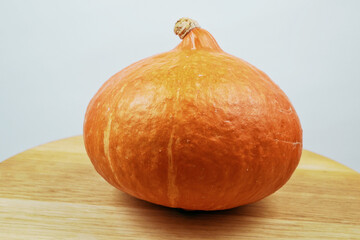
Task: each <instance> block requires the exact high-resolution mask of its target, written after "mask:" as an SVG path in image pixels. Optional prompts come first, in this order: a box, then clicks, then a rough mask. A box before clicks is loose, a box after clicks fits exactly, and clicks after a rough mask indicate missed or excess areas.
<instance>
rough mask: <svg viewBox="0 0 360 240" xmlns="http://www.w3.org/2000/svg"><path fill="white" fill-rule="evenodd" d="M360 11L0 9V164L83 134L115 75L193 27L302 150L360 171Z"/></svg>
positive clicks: (91, 5)
mask: <svg viewBox="0 0 360 240" xmlns="http://www.w3.org/2000/svg"><path fill="white" fill-rule="evenodd" d="M359 12H360V1H355V0H354V1H344V0H341V1H340V0H339V1H329V0H328V1H316V0H311V1H287V0H284V1H274V0H273V1H269V0H266V1H260V0H256V1H254V0H251V1H225V0H222V1H196V0H190V1H186V0H181V1H154V0H152V1H115V0H114V1H109V0H107V1H100V0H99V1H85V0H71V1H69V0H68V1H64V0H63V1H45V0H44V1H39V0H32V1H25V0H23V1H19V0H14V1H3V0H2V1H0V161H1V160H4V159H6V158H9V157H10V156H12V155H14V154H17V153H19V152H21V151H24V150H26V149H28V148H31V147H34V146H36V145H39V144H43V143H46V142H49V141H53V140H57V139H61V138H65V137H70V136H74V135H80V134H82V126H83V119H84V114H85V110H86V107H87V104H88V102H89V101H90V99H91V97H92V96H93V95H94V94H95V92H96V91H97V90H98V88H99V87H100V86H101V85H102V84H103V83H104V82H105V81H106V80H107V79H108V78H109V77H110V76H111V75H113V74H115V73H116V72H118V71H120V70H121V69H122V68H124V67H126V66H128V65H130V64H131V63H133V62H135V61H137V60H140V59H142V58H145V57H148V56H151V55H154V54H157V53H161V52H165V51H168V50H170V49H172V48H174V47H175V46H176V45H177V44H178V43H179V42H180V40H179V39H178V37H177V36H175V35H174V33H173V26H174V23H175V22H176V20H177V19H178V18H180V17H185V16H186V17H191V18H193V19H196V20H197V21H198V22H199V23H200V25H201V26H202V27H203V28H205V29H207V30H208V31H209V32H211V33H212V34H213V36H214V37H215V38H216V40H217V41H218V43H219V45H220V46H221V47H222V49H223V50H225V51H226V52H228V53H231V54H233V55H235V56H237V57H240V58H242V59H244V60H246V61H248V62H250V63H252V64H253V65H255V66H256V67H258V68H259V69H261V70H263V71H265V72H266V73H267V74H268V75H269V76H270V77H271V78H272V79H273V81H274V82H276V83H277V84H278V85H279V86H280V87H281V88H282V89H283V90H284V92H285V93H286V94H287V95H288V97H289V98H290V100H291V102H292V103H293V105H294V107H295V109H296V111H297V113H298V115H299V117H300V120H301V123H302V127H303V131H304V148H305V149H308V150H311V151H314V152H316V153H320V154H322V155H325V156H327V157H330V158H332V159H335V160H336V161H338V162H340V163H343V164H345V165H347V166H349V167H351V168H353V169H355V170H357V171H360V138H359V136H360V127H359V123H360V94H359V92H360V78H359V76H360V14H359Z"/></svg>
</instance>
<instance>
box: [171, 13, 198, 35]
mask: <svg viewBox="0 0 360 240" xmlns="http://www.w3.org/2000/svg"><path fill="white" fill-rule="evenodd" d="M197 27H200V25H199V24H198V23H197V21H195V20H192V19H190V18H180V19H179V20H178V21H177V22H176V23H175V27H174V32H175V34H176V35H178V36H179V37H180V38H181V39H183V38H184V37H185V36H186V34H188V32H190V31H191V30H192V29H194V28H197Z"/></svg>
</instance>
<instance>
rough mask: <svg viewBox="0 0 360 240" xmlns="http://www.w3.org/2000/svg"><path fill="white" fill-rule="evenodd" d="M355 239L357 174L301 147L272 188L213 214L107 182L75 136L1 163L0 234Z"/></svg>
mask: <svg viewBox="0 0 360 240" xmlns="http://www.w3.org/2000/svg"><path fill="white" fill-rule="evenodd" d="M296 238H306V239H360V174H359V173H357V172H355V171H354V170H351V169H349V168H347V167H345V166H343V165H341V164H339V163H337V162H335V161H333V160H330V159H327V158H325V157H322V156H320V155H317V154H315V153H312V152H309V151H304V152H303V156H302V158H301V161H300V165H299V167H298V169H297V170H296V171H295V173H294V175H293V176H292V178H291V179H290V181H289V182H288V183H287V184H286V185H285V186H284V187H283V188H282V189H280V190H279V191H278V192H276V193H275V194H273V195H271V196H270V197H268V198H265V199H263V200H261V201H259V202H257V203H254V204H250V205H247V206H243V207H238V208H235V209H231V210H225V211H216V212H186V211H184V210H179V209H170V208H166V207H161V206H157V205H154V204H151V203H147V202H145V201H141V200H138V199H135V198H133V197H130V196H128V195H127V194H125V193H122V192H121V191H119V190H117V189H115V188H113V187H112V186H110V185H109V184H108V183H107V182H105V181H104V180H103V179H102V178H101V177H100V175H98V174H97V173H96V172H95V170H94V168H93V166H92V165H91V163H90V160H89V159H88V157H87V155H86V153H85V149H84V146H83V141H82V137H81V136H77V137H72V138H67V139H63V140H60V141H55V142H51V143H48V144H45V145H42V146H38V147H35V148H33V149H30V150H28V151H25V152H23V153H20V154H18V155H16V156H14V157H12V158H10V159H8V160H6V161H4V162H2V163H0V239H89V240H91V239H296Z"/></svg>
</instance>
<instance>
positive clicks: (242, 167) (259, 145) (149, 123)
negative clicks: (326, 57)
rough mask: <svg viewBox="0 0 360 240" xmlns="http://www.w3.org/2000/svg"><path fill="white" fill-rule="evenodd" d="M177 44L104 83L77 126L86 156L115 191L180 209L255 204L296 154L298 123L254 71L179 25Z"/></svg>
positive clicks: (288, 170) (188, 25) (290, 167)
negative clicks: (82, 121)
mask: <svg viewBox="0 0 360 240" xmlns="http://www.w3.org/2000/svg"><path fill="white" fill-rule="evenodd" d="M175 32H176V33H177V34H178V35H179V36H180V37H181V38H183V40H182V42H181V43H180V44H179V45H178V46H177V47H176V48H175V49H173V50H171V51H169V52H166V53H162V54H159V55H155V56H152V57H149V58H146V59H143V60H140V61H139V62H136V63H134V64H132V65H130V66H128V67H127V68H125V69H123V70H121V71H120V72H118V73H117V74H115V75H114V76H113V77H111V78H110V79H109V80H108V81H107V82H106V83H105V84H104V85H103V86H102V87H101V88H100V90H99V91H98V92H97V93H96V95H95V96H94V97H93V99H92V100H91V102H90V104H89V106H88V108H87V112H86V116H85V121H84V141H85V147H86V150H87V153H88V155H89V157H90V160H91V161H92V163H93V165H94V167H95V169H96V170H97V172H98V173H99V174H100V175H101V176H102V177H103V178H104V179H105V180H107V181H108V182H109V183H110V184H112V185H113V186H115V187H116V188H118V189H120V190H122V191H124V192H126V193H128V194H130V195H132V196H134V197H137V198H140V199H143V200H146V201H149V202H152V203H155V204H160V205H164V206H168V207H173V208H183V209H188V210H219V209H228V208H233V207H237V206H240V205H244V204H248V203H252V202H255V201H258V200H260V199H262V198H264V197H266V196H268V195H270V194H272V193H274V192H275V191H276V190H278V189H279V188H280V187H281V186H283V185H284V184H285V183H286V182H287V181H288V179H289V178H290V176H291V175H292V173H293V172H294V170H295V168H296V166H297V165H298V162H299V159H300V156H301V151H302V129H301V125H300V122H299V118H298V116H297V114H296V112H295V110H294V107H293V106H292V105H291V103H290V101H289V99H288V98H287V96H286V95H285V94H284V92H283V91H282V90H281V89H280V88H279V87H278V86H277V85H276V84H275V83H274V82H272V80H271V79H270V78H269V77H268V76H267V75H266V74H265V73H263V72H262V71H260V70H258V69H257V68H255V67H254V66H252V65H250V64H249V63H247V62H245V61H243V60H241V59H239V58H236V57H234V56H232V55H230V54H227V53H225V52H223V51H222V50H221V49H220V47H219V45H218V44H217V43H216V41H215V39H214V38H213V37H212V36H211V34H210V33H209V32H207V31H206V30H204V29H202V28H200V27H199V26H198V24H197V23H196V22H195V21H193V20H191V19H186V18H183V19H180V20H179V21H178V22H177V23H176V26H175Z"/></svg>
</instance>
